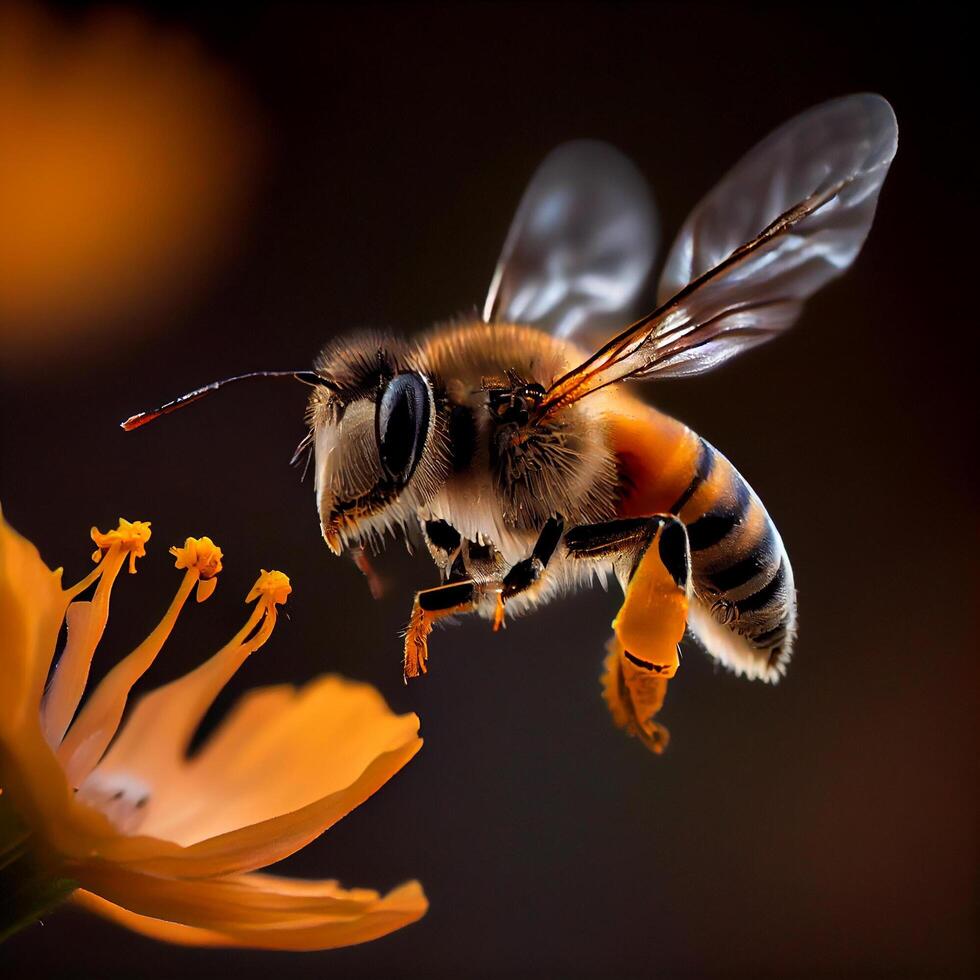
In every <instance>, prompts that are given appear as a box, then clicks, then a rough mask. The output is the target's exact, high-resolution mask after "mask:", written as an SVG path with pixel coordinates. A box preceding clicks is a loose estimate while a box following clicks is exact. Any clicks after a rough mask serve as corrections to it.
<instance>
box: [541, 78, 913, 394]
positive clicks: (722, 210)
mask: <svg viewBox="0 0 980 980" xmlns="http://www.w3.org/2000/svg"><path fill="white" fill-rule="evenodd" d="M897 144H898V127H897V124H896V121H895V115H894V113H893V112H892V109H891V106H890V105H889V104H888V103H887V102H886V101H885V100H884V99H883V98H881V96H878V95H852V96H848V97H846V98H842V99H836V100H834V101H832V102H827V103H824V104H823V105H820V106H817V107H816V108H814V109H811V110H810V111H809V112H805V113H803V114H802V115H800V116H797V117H796V118H795V119H792V120H790V122H788V123H787V124H786V125H784V126H782V127H781V128H780V129H778V130H776V132H775V133H773V134H772V135H771V136H769V137H768V138H767V139H765V140H764V141H763V142H762V143H760V144H759V145H758V146H757V147H756V148H755V149H753V150H752V151H751V152H750V153H749V154H747V155H746V156H745V157H743V158H742V160H741V161H740V162H739V163H738V164H736V166H735V167H734V168H733V169H732V170H731V171H730V172H729V173H728V175H727V176H726V177H725V178H724V179H723V180H722V181H721V183H720V184H718V186H717V187H716V188H715V189H714V190H713V191H712V192H711V193H710V194H709V195H708V196H707V197H706V198H705V199H704V200H703V201H702V202H701V203H700V204H699V205H698V207H697V208H696V209H695V210H694V212H693V214H692V215H691V217H690V218H689V219H688V220H687V222H686V223H685V225H684V227H683V229H682V230H681V233H680V235H679V236H678V238H677V241H676V243H675V244H674V246H673V248H672V249H671V252H670V255H669V256H668V259H667V265H666V268H665V270H664V274H663V277H662V279H661V284H660V297H661V300H662V305H661V306H660V307H659V308H658V309H657V310H655V311H654V312H653V313H652V314H650V316H648V317H644V318H643V319H641V320H639V321H637V322H636V323H635V324H633V325H632V326H631V327H629V328H628V329H627V330H625V331H623V333H621V334H620V335H619V336H618V337H615V338H614V339H613V340H611V341H610V342H609V343H608V344H606V345H605V346H604V347H603V348H601V349H600V350H598V351H597V352H596V353H595V354H593V356H592V357H591V358H589V360H587V361H586V362H585V363H584V364H582V365H581V366H580V367H579V368H577V369H576V370H575V371H572V372H571V373H570V374H568V375H566V376H565V377H564V378H562V379H560V380H559V381H558V382H556V384H555V385H554V386H553V387H552V389H551V391H549V392H548V394H547V396H546V398H545V401H544V403H543V405H542V408H541V411H552V410H554V408H555V407H556V406H559V405H562V404H568V403H569V402H571V401H575V400H577V399H578V398H581V397H582V396H583V395H585V394H588V392H590V391H595V390H597V389H598V388H601V387H605V385H608V384H613V383H614V382H616V381H622V380H625V379H627V378H642V377H649V376H653V375H657V376H660V377H670V376H674V377H677V376H681V375H689V374H699V373H701V372H703V371H707V370H710V369H711V368H713V367H716V366H717V365H718V364H720V363H721V362H722V361H725V360H727V359H728V358H729V357H731V356H732V355H734V354H737V353H739V352H740V351H742V350H746V349H747V348H749V347H754V346H755V345H757V344H760V343H762V342H763V341H766V340H768V339H770V338H771V337H773V336H775V335H776V334H778V333H780V332H782V331H783V330H785V329H786V328H787V327H788V326H790V324H792V323H793V321H794V320H795V319H796V318H797V316H799V313H800V310H801V309H802V308H803V302H804V300H806V298H807V297H808V296H810V295H811V294H812V293H814V292H815V291H816V290H818V289H819V288H820V287H821V286H823V285H824V284H825V283H826V282H828V281H829V280H831V279H833V278H834V277H835V276H838V275H840V274H841V273H842V272H844V270H845V269H847V267H848V266H849V265H850V264H851V262H853V261H854V258H855V257H856V256H857V254H858V252H859V251H860V249H861V245H862V244H863V243H864V239H865V237H866V236H867V234H868V230H869V229H870V227H871V222H872V219H873V218H874V212H875V206H876V204H877V201H878V192H879V190H880V189H881V185H882V182H883V181H884V179H885V175H886V173H887V172H888V167H889V165H890V164H891V161H892V158H893V157H894V156H895V150H896V148H897Z"/></svg>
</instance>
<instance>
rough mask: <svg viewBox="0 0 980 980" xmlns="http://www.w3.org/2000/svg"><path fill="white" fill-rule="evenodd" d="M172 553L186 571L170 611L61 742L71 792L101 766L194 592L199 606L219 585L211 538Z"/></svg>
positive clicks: (101, 688) (100, 689)
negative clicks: (136, 690) (132, 695)
mask: <svg viewBox="0 0 980 980" xmlns="http://www.w3.org/2000/svg"><path fill="white" fill-rule="evenodd" d="M170 553H171V554H172V555H174V556H175V557H176V558H177V561H176V566H177V568H183V569H185V570H186V571H185V575H184V579H183V581H182V582H181V584H180V588H179V589H178V590H177V595H176V596H175V597H174V600H173V602H172V603H171V604H170V608H169V609H168V610H167V612H166V613H165V615H164V617H163V619H161V621H160V623H159V625H158V626H157V627H156V629H155V630H154V631H153V632H152V633H151V634H150V635H149V636H148V637H147V638H146V639H145V640H144V641H143V642H142V643H141V644H140V645H139V646H138V647H137V648H136V649H135V650H134V651H133V652H132V653H131V654H129V656H128V657H126V658H125V659H124V660H122V661H120V662H119V663H118V664H116V666H115V667H113V669H112V670H111V671H110V672H109V674H108V675H107V676H106V677H105V679H104V680H103V681H102V683H101V684H100V685H99V686H98V687H97V688H96V690H95V691H94V692H93V694H92V697H91V699H90V700H89V702H88V703H87V704H86V705H85V707H84V708H83V709H82V712H81V714H80V715H79V716H78V718H77V719H76V721H75V723H74V724H73V725H72V726H71V728H70V729H69V731H68V733H67V735H66V736H65V739H64V741H63V742H62V745H61V748H60V750H59V752H58V757H59V759H60V760H61V763H62V765H63V766H64V768H65V772H66V774H67V776H68V780H69V783H70V784H71V785H72V786H80V785H81V784H82V782H83V781H84V780H85V777H86V776H87V775H88V774H89V773H90V772H91V771H92V769H93V768H95V766H97V765H98V763H99V760H100V759H101V758H102V755H103V753H104V752H105V750H106V748H107V747H108V746H109V743H110V742H111V741H112V738H113V736H114V735H115V734H116V730H117V729H118V727H119V722H120V721H121V720H122V716H123V712H124V711H125V709H126V703H127V700H128V698H129V692H130V691H131V690H132V688H133V685H134V684H135V683H136V682H137V681H138V680H139V679H140V677H142V676H143V674H144V673H146V671H147V670H148V669H149V667H150V665H151V664H152V663H153V661H154V660H155V659H156V657H157V654H159V652H160V650H161V648H162V647H163V644H164V643H165V642H166V640H167V638H168V637H169V636H170V633H171V631H172V630H173V627H174V624H175V623H176V622H177V617H178V616H179V615H180V612H181V610H182V609H183V607H184V604H185V602H186V601H187V598H188V596H190V594H191V591H192V589H193V588H194V586H195V585H197V587H198V601H199V602H200V601H202V598H201V585H205V586H207V587H209V591H208V594H210V592H212V591H214V586H215V585H217V578H216V577H215V576H216V575H217V574H218V572H219V571H220V570H221V549H220V548H219V547H218V546H217V545H216V544H215V543H214V542H213V541H212V540H211V539H210V538H187V540H186V542H185V543H184V547H183V548H177V547H174V548H171V549H170ZM204 576H208V578H207V579H206V580H205V579H204ZM206 597H207V596H205V598H206Z"/></svg>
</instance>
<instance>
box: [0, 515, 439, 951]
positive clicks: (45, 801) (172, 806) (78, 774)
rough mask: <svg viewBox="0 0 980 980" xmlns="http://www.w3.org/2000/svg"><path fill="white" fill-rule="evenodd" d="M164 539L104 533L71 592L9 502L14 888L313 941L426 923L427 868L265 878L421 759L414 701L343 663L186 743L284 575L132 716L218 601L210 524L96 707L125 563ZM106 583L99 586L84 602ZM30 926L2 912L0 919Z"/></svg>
mask: <svg viewBox="0 0 980 980" xmlns="http://www.w3.org/2000/svg"><path fill="white" fill-rule="evenodd" d="M149 538H150V525H149V524H148V523H144V522H141V521H133V522H129V521H125V520H121V521H120V522H119V527H118V528H116V529H115V530H113V531H110V532H108V533H106V534H102V533H101V532H99V531H98V530H96V529H95V528H93V529H92V539H93V541H94V542H95V543H96V546H97V550H96V553H95V555H94V556H93V557H94V558H95V560H96V561H97V565H96V567H95V568H94V569H93V570H92V572H91V573H90V574H89V575H87V576H86V577H85V578H84V579H82V581H81V582H79V583H78V584H77V585H75V586H73V587H71V588H69V589H67V590H65V589H63V588H62V586H61V569H58V570H56V571H52V570H50V569H49V568H48V567H47V566H46V565H45V564H44V563H43V562H42V561H41V558H40V556H39V555H38V552H37V549H36V548H35V547H34V545H32V544H31V543H30V542H29V541H27V540H26V539H25V538H23V537H21V536H20V535H18V534H17V533H16V532H15V531H13V530H12V529H11V528H10V527H9V526H8V525H7V524H6V522H5V521H4V520H3V517H2V514H0V677H2V679H3V683H2V684H0V870H2V875H3V876H5V877H4V882H8V881H10V880H13V881H14V883H15V886H16V887H13V888H9V887H8V886H5V891H9V894H11V895H13V896H14V898H15V899H17V900H18V901H20V902H21V904H22V905H26V908H21V909H20V910H19V912H20V914H21V915H23V916H24V921H31V920H32V919H33V918H35V917H36V916H37V914H39V913H40V912H41V911H43V910H44V909H45V908H47V907H50V905H51V904H53V903H54V901H55V900H57V899H60V898H64V897H66V896H67V895H69V894H70V895H71V897H72V899H73V900H74V901H75V902H77V903H78V904H80V905H82V906H83V907H85V908H88V909H90V910H92V911H94V912H97V913H99V914H101V915H104V916H106V917H107V918H109V919H112V920H113V921H115V922H118V923H120V924H121V925H125V926H127V927H128V928H130V929H134V930H136V931H137V932H141V933H144V934H145V935H148V936H152V937H154V938H156V939H163V940H167V941H170V942H177V943H188V944H193V945H206V946H250V947H261V948H268V949H294V950H304V949H325V948H329V947H334V946H343V945H348V944H351V943H358V942H364V941H365V940H368V939H374V938H377V937H378V936H383V935H385V934H386V933H389V932H391V931H392V930H394V929H397V928H399V927H401V926H404V925H407V924H409V923H411V922H414V921H415V920H417V919H418V918H420V917H421V916H422V915H423V914H424V913H425V910H426V900H425V896H424V895H423V893H422V889H421V887H420V886H419V884H418V883H417V882H414V881H413V882H409V883H407V884H404V885H401V886H400V887H398V888H396V889H394V890H393V891H391V892H389V893H388V894H387V895H385V896H383V897H382V896H380V895H378V893H376V892H374V891H368V890H364V889H355V890H344V889H342V888H340V887H339V886H338V884H337V883H336V882H335V881H299V880H291V879H288V878H281V877H277V876H274V875H269V874H260V873H256V872H257V869H260V868H263V867H265V866H266V865H269V864H271V863H273V862H275V861H278V860H280V859H281V858H284V857H286V856H288V855H289V854H292V853H294V852H295V851H297V850H299V849H300V848H301V847H304V846H305V845H306V844H308V843H309V842H310V841H312V840H313V839H314V838H315V837H318V836H319V835H320V834H322V833H323V831H325V830H326V829H327V828H328V827H330V826H331V825H332V824H334V823H336V821H337V820H339V819H340V818H341V817H343V816H344V815H345V814H347V813H349V812H350V811H351V810H352V809H353V808H354V807H356V806H357V805H358V804H359V803H361V802H362V801H363V800H365V799H367V797H369V796H370V795H371V794H372V793H374V792H375V791H376V790H377V789H379V788H380V787H381V786H382V785H383V784H384V783H385V782H386V781H387V780H388V779H389V778H390V777H391V776H392V775H394V773H396V772H397V771H398V770H399V769H400V768H401V767H402V766H403V765H405V763H406V762H407V761H408V760H409V759H410V758H411V757H412V756H413V755H415V753H416V752H417V751H418V749H419V747H420V746H421V744H422V743H421V740H420V739H419V738H418V734H417V732H418V718H416V716H415V715H413V714H407V715H394V714H392V712H391V711H390V710H389V708H388V706H387V705H386V704H385V702H384V700H383V699H382V698H381V696H380V695H379V694H378V692H377V691H375V690H374V689H373V688H372V687H370V686H368V685H365V684H356V683H353V682H351V681H346V680H342V679H341V678H338V677H333V676H326V677H321V678H319V679H317V680H314V681H312V682H310V683H309V684H307V685H306V686H305V687H303V688H300V689H295V688H292V687H289V686H285V685H282V686H276V687H268V688H262V689H258V690H255V691H252V692H251V693H250V694H248V695H247V696H246V697H245V698H244V699H243V700H242V701H241V702H240V703H239V704H238V706H237V707H236V708H235V709H234V710H233V711H232V713H231V715H230V716H229V718H228V719H227V720H226V721H225V722H224V723H223V724H222V725H221V726H220V727H219V728H218V730H217V731H216V732H215V734H214V735H213V736H212V737H211V738H210V740H209V741H208V742H207V743H206V744H205V746H204V747H203V748H202V749H201V751H200V752H198V753H196V754H195V755H194V756H193V757H191V758H187V755H186V751H187V748H188V745H189V743H190V740H191V737H192V735H193V733H194V731H195V729H196V728H197V726H198V725H199V723H200V721H201V719H202V718H203V716H204V714H205V712H206V711H207V709H208V707H209V706H210V705H211V703H212V701H213V700H214V698H215V696H216V695H217V694H218V692H219V691H220V690H221V689H222V687H223V686H224V685H225V683H226V682H227V681H228V679H229V678H230V677H231V676H232V675H233V674H234V672H235V671H236V670H237V669H238V667H240V666H241V664H242V663H243V662H244V661H245V659H246V658H247V657H248V656H249V655H250V654H251V653H253V652H254V651H256V650H257V649H258V648H259V647H261V646H262V645H263V644H264V643H265V641H266V640H267V639H268V638H269V636H270V634H271V633H272V630H273V628H274V626H275V624H276V617H277V606H279V605H281V604H282V603H283V602H285V601H286V596H287V595H288V594H289V592H290V585H289V579H288V578H287V577H286V576H285V575H283V573H282V572H276V571H272V572H263V573H262V575H261V576H260V578H259V579H258V581H257V582H256V583H255V587H254V588H253V589H252V591H251V592H250V593H249V595H248V601H249V602H254V608H253V609H252V612H251V615H250V616H249V617H248V620H247V621H246V623H245V625H244V626H243V627H242V628H241V630H239V631H238V633H237V634H235V636H234V637H233V638H232V639H231V640H230V641H229V642H228V643H227V644H226V645H225V646H224V647H223V648H222V649H221V650H219V651H218V652H217V653H216V654H215V655H214V656H213V657H212V658H211V659H210V660H207V661H205V662H204V663H203V664H201V665H200V666H199V667H197V668H196V669H195V670H193V671H191V672H190V673H189V674H187V675H185V676H184V677H181V678H180V679H178V680H176V681H173V682H172V683H170V684H166V685H164V686H163V687H159V688H157V689H156V690H154V691H152V692H150V693H149V694H147V695H146V696H144V697H143V698H142V699H141V700H140V701H139V702H138V703H137V704H136V706H135V708H134V709H133V710H132V712H131V713H130V715H129V717H128V718H127V720H126V722H125V723H124V724H123V725H122V727H121V728H120V727H119V726H120V720H121V719H122V716H123V712H124V709H125V707H126V703H127V699H128V696H129V692H130V689H131V688H132V686H133V684H134V683H135V682H136V681H137V680H138V679H139V678H140V677H141V676H142V675H143V673H144V672H145V671H146V670H147V668H149V666H150V665H151V664H152V663H153V660H154V658H155V657H156V656H157V654H158V653H159V651H160V649H161V648H162V646H163V644H164V642H165V640H166V639H167V637H168V635H169V634H170V632H171V629H172V628H173V625H174V622H175V621H176V619H177V617H178V615H179V614H180V611H181V609H182V608H183V606H184V604H185V603H186V602H187V600H188V598H189V597H190V595H191V593H192V592H195V590H196V596H197V600H198V602H201V601H204V600H205V599H207V598H208V596H210V595H211V593H212V592H213V591H214V586H215V583H216V582H217V579H216V577H215V576H216V575H217V574H218V572H220V570H221V561H222V554H221V549H220V548H218V547H217V546H216V545H215V544H214V542H213V541H211V539H210V538H206V537H205V538H188V539H187V541H186V542H185V544H184V546H183V547H182V548H172V549H171V553H172V554H173V555H174V557H175V558H176V565H177V568H178V569H183V571H184V575H183V579H182V581H181V583H180V586H179V587H178V589H177V594H176V596H175V597H174V599H173V601H172V602H171V604H170V607H169V609H168V610H167V612H166V613H165V614H164V616H163V618H162V619H161V620H160V623H159V624H158V625H157V626H156V628H155V629H154V630H153V631H152V632H151V633H150V634H149V636H148V637H147V638H146V639H145V640H144V641H143V642H142V643H141V644H140V645H139V646H138V647H137V648H136V649H135V650H134V651H133V652H132V653H130V654H129V655H128V656H127V657H125V658H124V659H123V660H121V661H120V662H119V663H117V664H116V665H115V667H114V668H113V669H112V670H111V671H110V672H109V673H108V675H107V676H106V677H105V678H104V680H103V681H102V682H101V683H100V684H99V685H98V686H97V687H96V688H95V690H94V691H92V692H91V693H90V695H89V697H88V699H87V700H86V702H85V704H84V705H83V706H82V707H81V708H80V709H79V705H80V703H81V701H82V695H83V692H84V690H85V686H86V682H87V680H88V673H89V665H90V663H91V660H92V655H93V653H94V651H95V648H96V646H97V645H98V643H99V640H100V639H101V637H102V633H103V631H104V629H105V626H106V621H107V618H108V612H109V596H110V592H111V590H112V586H113V583H114V581H115V580H116V577H117V576H118V575H119V573H120V571H121V570H122V568H123V567H124V566H125V565H126V564H127V563H128V565H129V570H130V571H135V569H136V560H137V558H139V557H141V556H142V555H143V554H144V552H145V547H146V542H147V541H148V540H149ZM93 586H94V593H93V595H92V598H91V599H90V600H85V601H83V600H79V599H78V598H77V597H78V596H79V595H80V594H81V593H82V592H84V591H85V590H87V589H90V588H92V587H93ZM63 622H65V623H67V627H68V633H67V640H66V643H65V646H64V649H63V650H62V653H61V656H60V658H59V659H58V662H57V666H56V667H55V669H54V671H53V673H51V676H50V680H49V679H48V678H49V670H50V667H51V661H52V656H53V653H54V649H55V645H56V643H57V640H58V635H59V632H60V630H61V626H62V623H63ZM46 682H47V686H46V688H45V685H46ZM117 729H118V732H117ZM12 817H13V818H15V819H16V824H12V823H11V818H12ZM18 876H19V877H18ZM0 884H2V882H0ZM6 897H7V895H5V898H6ZM14 904H15V905H16V904H17V903H16V901H15V902H14ZM21 924H24V923H23V921H21V922H17V921H13V922H7V923H0V934H2V933H3V929H4V926H6V927H7V928H8V931H9V930H10V929H11V928H16V927H18V926H19V925H21Z"/></svg>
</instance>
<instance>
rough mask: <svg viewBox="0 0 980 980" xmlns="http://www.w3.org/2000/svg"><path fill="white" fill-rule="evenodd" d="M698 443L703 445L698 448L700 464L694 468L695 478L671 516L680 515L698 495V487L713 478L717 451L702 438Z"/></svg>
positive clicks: (677, 502) (675, 505)
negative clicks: (695, 495)
mask: <svg viewBox="0 0 980 980" xmlns="http://www.w3.org/2000/svg"><path fill="white" fill-rule="evenodd" d="M698 441H699V442H700V443H701V445H700V446H699V447H698V462H697V465H696V466H695V468H694V476H692V477H691V482H690V483H689V484H688V485H687V489H686V490H685V491H684V492H683V493H682V494H681V495H680V496H679V497H678V498H677V501H676V503H675V504H674V506H673V507H671V508H670V513H671V514H679V513H680V512H681V509H682V508H683V506H684V505H685V504H686V503H687V502H688V501H689V500H690V499H691V497H693V496H694V494H695V493H697V490H698V487H699V486H701V484H702V483H704V481H705V480H707V479H708V477H709V476H711V470H712V468H713V467H714V465H715V451H714V450H713V449H712V448H711V446H709V445H708V444H707V443H706V442H705V441H704V440H703V439H701V438H700V437H698Z"/></svg>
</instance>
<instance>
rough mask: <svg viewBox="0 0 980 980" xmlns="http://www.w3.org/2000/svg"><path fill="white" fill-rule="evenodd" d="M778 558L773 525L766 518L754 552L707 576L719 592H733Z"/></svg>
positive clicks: (709, 582)
mask: <svg viewBox="0 0 980 980" xmlns="http://www.w3.org/2000/svg"><path fill="white" fill-rule="evenodd" d="M775 558H776V538H775V535H774V534H773V533H772V523H771V522H770V521H769V519H768V518H766V529H765V531H764V532H763V535H762V537H761V538H760V539H759V541H758V542H757V543H756V544H754V545H752V551H751V552H750V553H749V555H748V556H747V557H745V558H743V559H742V560H741V561H737V562H735V563H733V564H731V565H729V566H728V567H727V568H722V569H719V570H718V571H713V572H711V574H709V575H707V576H705V578H706V581H707V582H708V584H709V585H710V586H711V587H712V588H714V589H717V590H718V591H719V592H731V591H732V590H733V589H737V588H739V587H740V586H742V585H745V584H746V582H749V581H751V580H752V579H754V578H755V577H756V575H759V574H760V573H761V572H764V571H765V570H766V569H767V568H768V567H769V566H770V565H771V564H772V563H773V561H774V560H775Z"/></svg>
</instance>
